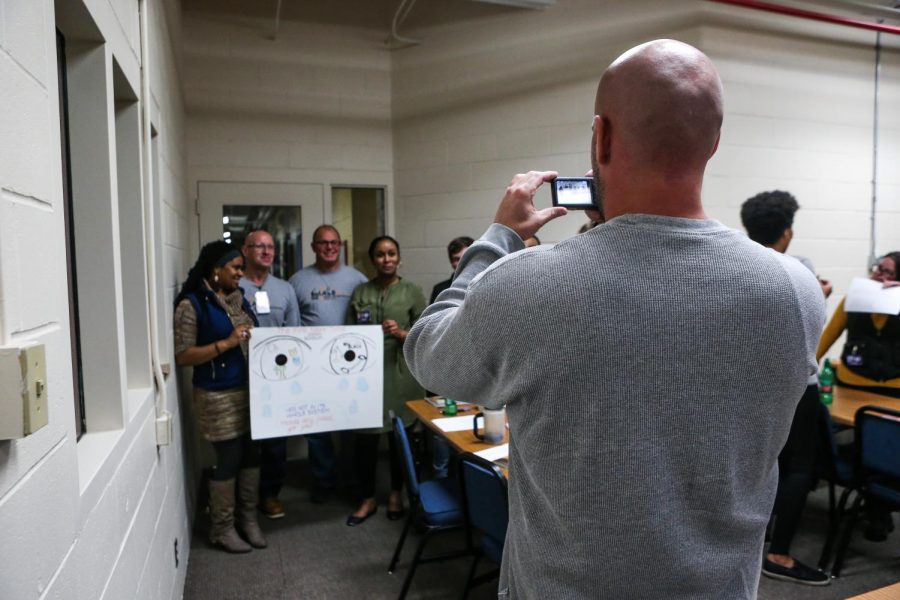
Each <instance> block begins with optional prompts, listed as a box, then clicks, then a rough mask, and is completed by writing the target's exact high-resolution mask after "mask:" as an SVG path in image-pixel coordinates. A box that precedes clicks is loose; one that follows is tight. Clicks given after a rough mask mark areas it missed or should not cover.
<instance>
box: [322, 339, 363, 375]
mask: <svg viewBox="0 0 900 600" xmlns="http://www.w3.org/2000/svg"><path fill="white" fill-rule="evenodd" d="M369 344H371V342H370V341H369V340H368V339H366V338H364V337H363V336H361V335H357V334H355V333H344V334H342V335H339V336H337V337H336V338H334V340H332V342H331V345H330V346H329V347H328V364H329V366H331V370H332V371H334V372H335V373H337V374H338V375H348V374H350V373H362V372H363V371H365V370H366V365H368V363H369Z"/></svg>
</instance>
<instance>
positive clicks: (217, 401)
mask: <svg viewBox="0 0 900 600" xmlns="http://www.w3.org/2000/svg"><path fill="white" fill-rule="evenodd" d="M194 414H195V416H196V418H197V425H199V427H200V433H202V434H203V438H204V439H206V440H209V441H210V442H221V441H224V440H232V439H234V438H236V437H240V436H242V435H243V434H244V433H247V432H248V431H250V393H249V391H248V390H247V388H233V389H230V390H202V389H200V388H194Z"/></svg>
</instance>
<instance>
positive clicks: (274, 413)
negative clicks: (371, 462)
mask: <svg viewBox="0 0 900 600" xmlns="http://www.w3.org/2000/svg"><path fill="white" fill-rule="evenodd" d="M383 391H384V334H383V333H382V330H381V325H347V326H340V327H257V328H255V329H253V335H252V337H251V338H250V433H251V436H252V437H253V439H255V440H259V439H265V438H272V437H284V436H290V435H300V434H304V433H315V432H318V431H340V430H344V429H362V428H367V427H381V424H382V422H381V421H382V405H383V402H384V395H383Z"/></svg>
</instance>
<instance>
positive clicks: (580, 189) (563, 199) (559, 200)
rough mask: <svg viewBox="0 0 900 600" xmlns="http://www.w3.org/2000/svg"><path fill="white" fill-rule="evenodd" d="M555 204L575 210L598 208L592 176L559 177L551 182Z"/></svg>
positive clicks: (551, 192)
mask: <svg viewBox="0 0 900 600" xmlns="http://www.w3.org/2000/svg"><path fill="white" fill-rule="evenodd" d="M550 194H551V195H552V196H553V206H564V207H566V208H569V209H574V210H584V209H586V208H597V195H596V192H595V190H594V180H593V178H591V177H557V178H556V179H554V180H553V181H551V182H550Z"/></svg>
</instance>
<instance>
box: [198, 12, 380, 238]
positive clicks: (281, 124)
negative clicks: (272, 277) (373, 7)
mask: <svg viewBox="0 0 900 600" xmlns="http://www.w3.org/2000/svg"><path fill="white" fill-rule="evenodd" d="M184 28H185V29H184V31H185V35H184V40H185V45H184V57H185V61H184V81H185V95H186V102H187V108H188V111H189V112H188V114H189V121H188V132H187V139H188V170H189V171H188V178H189V181H190V186H191V191H192V194H194V195H196V193H197V183H198V182H202V181H235V182H292V183H312V184H319V185H321V186H322V190H323V198H324V199H325V208H326V211H325V219H326V220H330V218H331V211H330V197H331V190H330V188H331V186H332V185H335V186H337V185H350V186H353V185H357V186H381V187H385V188H386V190H387V198H386V203H387V205H388V209H389V210H388V223H389V226H390V224H391V223H392V216H391V215H392V212H393V211H392V210H390V208H391V206H392V196H391V189H392V187H393V153H392V141H391V136H392V134H391V126H390V101H391V94H390V91H391V89H390V85H391V80H390V53H389V52H388V51H387V50H385V49H384V48H383V46H382V44H381V41H382V39H381V38H380V37H379V34H378V33H377V32H376V31H375V30H370V29H361V28H355V27H340V26H333V25H323V24H305V23H288V22H283V23H282V25H281V27H280V28H279V31H278V36H277V39H274V40H273V39H272V23H271V22H270V21H262V20H242V19H237V18H228V17H218V18H217V17H215V16H210V15H208V14H203V15H194V14H192V13H186V14H185V15H184ZM205 241H208V240H205Z"/></svg>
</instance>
